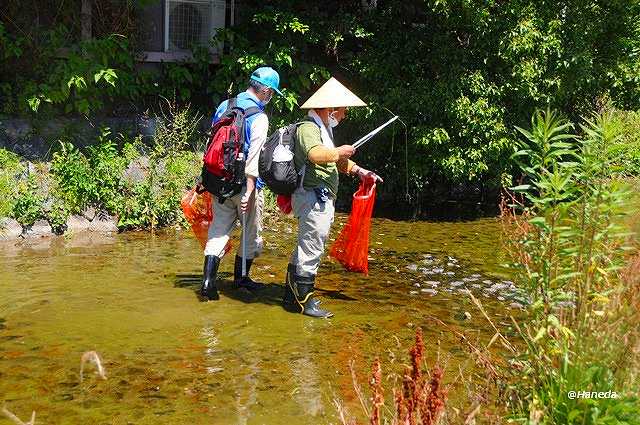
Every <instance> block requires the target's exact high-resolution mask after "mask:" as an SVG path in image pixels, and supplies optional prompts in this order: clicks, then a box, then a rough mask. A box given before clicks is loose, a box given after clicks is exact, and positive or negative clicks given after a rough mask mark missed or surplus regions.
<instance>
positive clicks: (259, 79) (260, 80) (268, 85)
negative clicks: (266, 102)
mask: <svg viewBox="0 0 640 425" xmlns="http://www.w3.org/2000/svg"><path fill="white" fill-rule="evenodd" d="M251 79H252V80H254V81H257V82H259V83H261V84H264V85H265V86H267V87H269V88H270V89H271V90H273V91H275V92H276V93H278V94H279V95H280V96H282V97H284V94H282V92H281V91H280V90H278V88H277V87H272V86H271V84H270V83H268V82H267V81H266V80H263V79H262V78H258V77H254V76H253V75H252V76H251Z"/></svg>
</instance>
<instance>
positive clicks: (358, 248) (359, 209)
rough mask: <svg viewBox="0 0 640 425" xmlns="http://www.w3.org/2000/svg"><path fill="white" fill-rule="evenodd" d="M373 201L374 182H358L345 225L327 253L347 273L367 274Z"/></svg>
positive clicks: (374, 198) (368, 180)
mask: <svg viewBox="0 0 640 425" xmlns="http://www.w3.org/2000/svg"><path fill="white" fill-rule="evenodd" d="M375 201H376V183H375V181H374V180H373V179H367V180H366V181H363V182H360V187H359V188H358V190H357V191H356V193H354V194H353V201H352V202H351V214H349V219H348V220H347V224H345V226H344V227H343V229H342V231H341V232H340V234H339V235H338V238H337V239H336V241H335V242H334V244H333V246H332V247H331V250H330V252H329V255H330V256H331V257H333V258H335V259H336V260H338V261H339V262H340V263H342V265H343V266H344V267H345V268H346V269H347V270H349V271H354V272H362V273H364V274H368V273H369V230H370V229H371V213H372V212H373V204H374V203H375Z"/></svg>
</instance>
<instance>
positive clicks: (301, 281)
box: [291, 275, 333, 319]
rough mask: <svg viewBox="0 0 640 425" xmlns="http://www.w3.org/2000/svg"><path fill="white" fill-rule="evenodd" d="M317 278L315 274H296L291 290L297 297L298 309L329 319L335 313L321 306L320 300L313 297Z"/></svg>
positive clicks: (306, 313)
mask: <svg viewBox="0 0 640 425" xmlns="http://www.w3.org/2000/svg"><path fill="white" fill-rule="evenodd" d="M315 280H316V278H315V276H309V277H306V276H304V277H303V276H298V275H294V279H293V280H292V283H293V285H291V290H292V292H293V296H294V298H295V302H296V305H297V311H298V312H299V313H302V314H304V315H306V316H311V317H318V318H322V319H328V318H329V317H332V316H333V313H331V312H330V311H327V310H324V309H322V308H320V301H318V300H317V299H315V298H313V287H314V284H315Z"/></svg>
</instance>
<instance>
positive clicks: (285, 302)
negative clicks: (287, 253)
mask: <svg viewBox="0 0 640 425" xmlns="http://www.w3.org/2000/svg"><path fill="white" fill-rule="evenodd" d="M295 274H296V266H295V265H293V264H289V265H288V266H287V276H286V277H285V280H284V296H283V297H282V306H283V307H284V308H285V309H287V310H296V307H297V304H296V297H295V295H293V291H292V290H291V286H292V285H293V283H292V282H291V281H292V280H293V276H294V275H295Z"/></svg>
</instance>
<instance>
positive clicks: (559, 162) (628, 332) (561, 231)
mask: <svg viewBox="0 0 640 425" xmlns="http://www.w3.org/2000/svg"><path fill="white" fill-rule="evenodd" d="M625 119H626V118H625V117H624V116H622V119H621V117H620V116H616V115H615V114H614V113H613V112H611V111H610V110H604V111H603V112H601V113H597V114H592V115H590V116H587V117H586V118H585V119H583V120H582V121H581V122H580V123H578V124H575V123H572V122H570V121H568V120H566V119H564V118H562V117H561V116H560V115H559V114H557V113H554V112H550V111H546V112H538V113H536V114H535V115H534V117H533V119H532V123H531V129H528V130H524V129H519V131H520V132H521V133H522V135H523V136H524V137H523V140H522V142H521V144H520V149H519V150H518V151H517V152H516V153H515V154H514V156H513V157H514V159H515V160H516V162H517V163H518V164H519V166H520V169H521V170H522V171H523V173H524V175H525V178H524V181H523V184H521V185H518V186H516V187H514V188H512V191H510V192H508V193H509V198H508V200H507V201H506V202H505V203H504V204H503V209H502V218H503V223H504V231H505V236H506V237H505V241H506V246H507V249H508V252H509V254H510V257H511V259H512V267H513V269H514V271H515V272H516V276H517V279H518V282H519V283H520V284H521V285H523V286H524V288H526V290H527V293H528V295H529V297H530V306H529V309H528V310H527V317H526V318H525V319H524V320H520V321H518V322H517V323H515V322H514V325H515V326H516V327H517V329H518V334H519V337H520V338H521V339H522V341H523V343H524V347H523V348H521V349H517V350H514V352H513V353H511V354H510V362H509V363H510V373H509V375H511V376H512V378H511V380H510V384H509V387H508V389H507V392H506V396H507V397H506V400H505V402H506V403H507V405H508V406H509V408H510V410H511V412H512V417H513V418H514V419H518V420H519V421H520V422H521V423H554V424H606V423H612V424H613V423H626V424H632V423H640V420H639V419H638V415H637V412H638V411H639V408H640V400H639V399H638V391H639V390H640V386H639V385H638V380H637V370H638V366H639V365H640V331H639V329H640V315H639V313H638V311H639V310H638V299H639V296H640V293H639V292H638V285H637V284H638V282H637V278H636V277H635V274H636V273H637V263H638V260H637V259H638V257H637V254H635V251H636V248H637V243H638V240H637V239H636V236H635V235H634V234H633V233H631V232H630V230H632V229H631V227H630V225H629V224H630V223H629V220H628V214H629V213H630V212H631V211H632V204H631V202H632V200H633V199H636V198H637V195H635V194H634V192H635V191H637V182H636V181H629V180H627V179H625V177H626V175H627V174H628V173H629V172H631V173H634V172H635V171H633V167H634V166H633V165H631V166H630V167H629V159H630V157H629V156H628V150H627V148H630V147H631V146H627V147H626V148H625V147H623V146H625V139H626V138H628V137H635V136H633V133H626V132H625ZM633 148H634V149H635V148H637V145H636V146H633ZM636 219H637V218H636ZM584 393H589V394H590V395H589V396H585V395H584ZM581 394H582V395H581ZM527 421H528V422H527Z"/></svg>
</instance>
